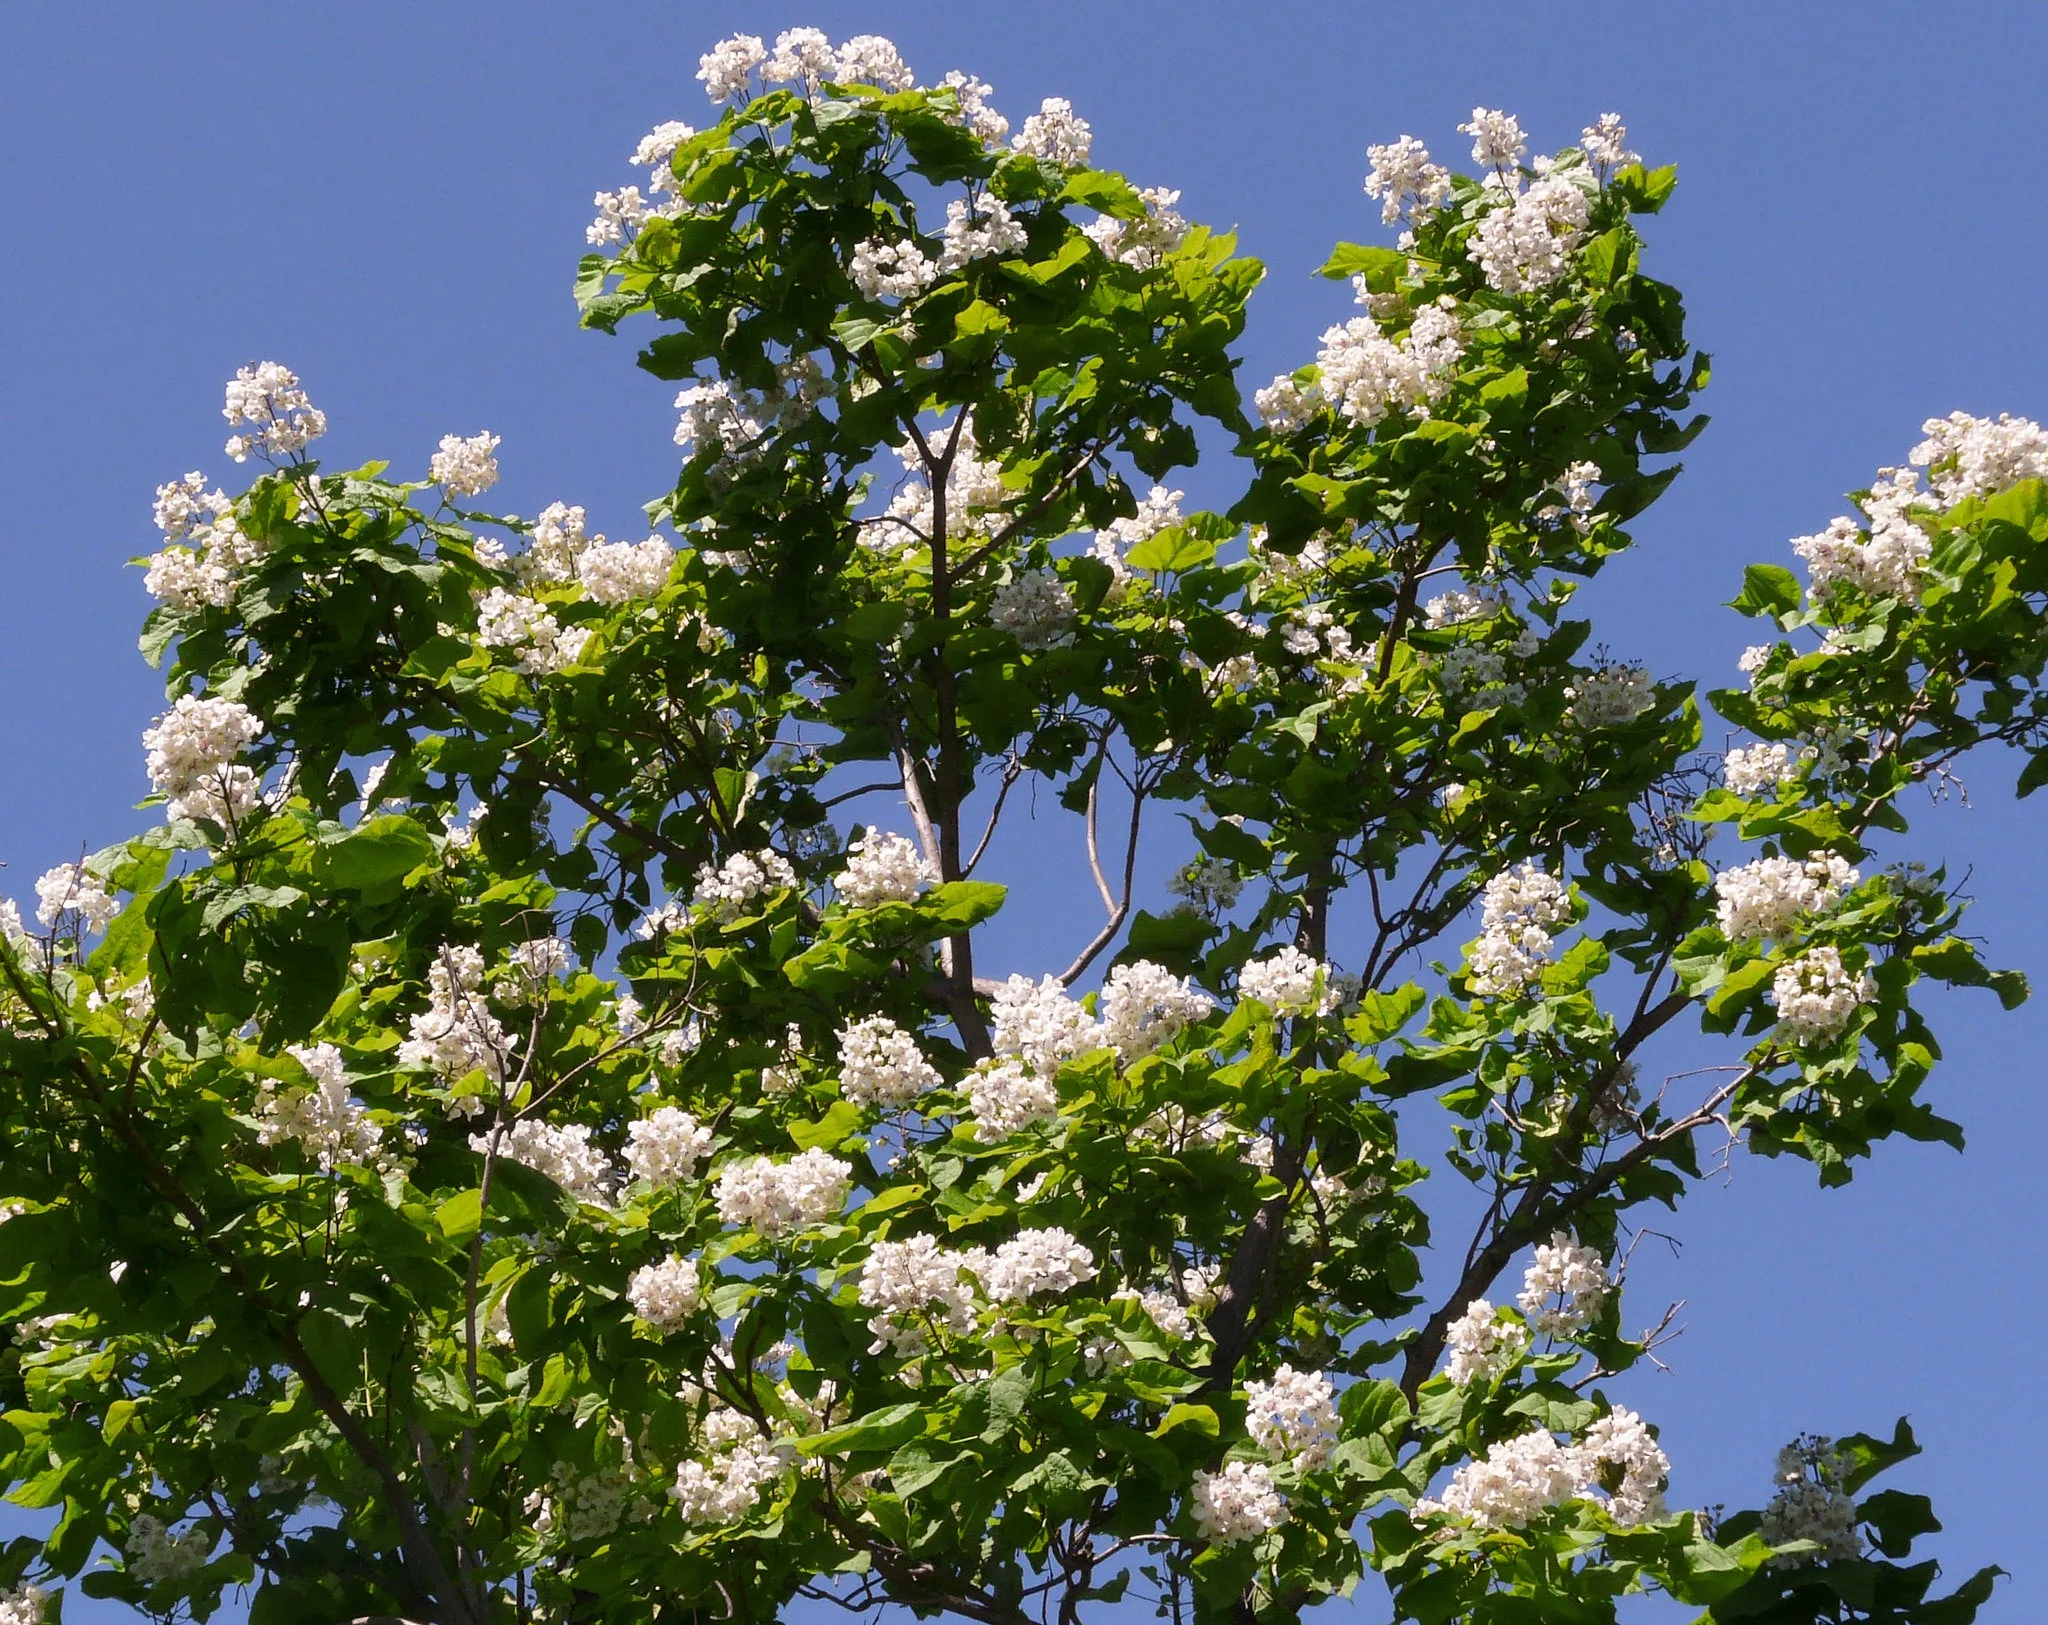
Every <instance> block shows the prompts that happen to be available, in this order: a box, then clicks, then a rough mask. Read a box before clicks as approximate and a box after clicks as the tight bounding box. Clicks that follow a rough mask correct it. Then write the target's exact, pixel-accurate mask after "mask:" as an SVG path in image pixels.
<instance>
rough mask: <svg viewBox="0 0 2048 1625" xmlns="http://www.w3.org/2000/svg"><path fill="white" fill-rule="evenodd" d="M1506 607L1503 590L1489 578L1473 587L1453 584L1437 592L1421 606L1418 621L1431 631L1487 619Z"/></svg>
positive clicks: (1506, 601) (1506, 602) (1505, 596)
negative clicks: (1443, 590) (1447, 589)
mask: <svg viewBox="0 0 2048 1625" xmlns="http://www.w3.org/2000/svg"><path fill="white" fill-rule="evenodd" d="M1507 607H1508V598H1507V592H1506V590H1505V589H1504V588H1502V587H1500V586H1499V585H1497V584H1496V583H1493V582H1481V583H1480V584H1479V585H1478V586H1476V587H1453V588H1452V589H1451V590H1450V591H1449V592H1440V593H1438V594H1437V595H1436V596H1435V597H1434V598H1432V599H1430V600H1429V602H1428V603H1426V604H1424V605H1423V606H1422V624H1423V626H1424V627H1425V628H1427V629H1428V630H1429V631H1432V632H1439V631H1442V630H1443V629H1444V628H1445V627H1447V626H1464V625H1467V624H1468V623H1470V622H1472V621H1483V620H1489V619H1491V618H1492V617H1493V616H1495V615H1498V614H1500V613H1501V611H1502V610H1504V609H1506V608H1507Z"/></svg>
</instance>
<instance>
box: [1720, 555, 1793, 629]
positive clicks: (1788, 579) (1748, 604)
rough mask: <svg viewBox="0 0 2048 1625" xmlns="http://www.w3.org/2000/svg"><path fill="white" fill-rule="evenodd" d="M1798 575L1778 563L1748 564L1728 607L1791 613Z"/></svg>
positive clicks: (1757, 612) (1761, 612) (1751, 611)
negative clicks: (1739, 591)
mask: <svg viewBox="0 0 2048 1625" xmlns="http://www.w3.org/2000/svg"><path fill="white" fill-rule="evenodd" d="M1799 598H1800V592H1799V578H1798V577H1797V576H1795V575H1794V574H1793V573H1792V572H1791V571H1790V570H1788V569H1786V568H1785V567H1784V566H1783V565H1782V564H1750V565H1745V566H1744V567H1743V571H1742V592H1741V594H1740V596H1738V597H1737V598H1736V599H1735V600H1734V601H1733V602H1732V603H1731V604H1730V605H1729V606H1728V607H1729V608H1731V609H1737V610H1740V611H1741V612H1742V613H1743V614H1745V615H1772V616H1776V615H1792V614H1796V613H1797V612H1798V609H1799Z"/></svg>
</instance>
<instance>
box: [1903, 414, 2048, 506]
mask: <svg viewBox="0 0 2048 1625" xmlns="http://www.w3.org/2000/svg"><path fill="white" fill-rule="evenodd" d="M1920 432H1921V433H1922V434H1923V435H1925V436H1926V437H1927V438H1926V439H1925V440H1922V441H1921V442H1920V444H1919V445H1917V446H1915V447H1914V448H1913V452H1912V458H1911V461H1912V462H1913V463H1914V465H1915V466H1916V467H1920V468H1924V469H1926V470H1927V473H1928V483H1929V484H1930V485H1932V486H1933V487H1934V495H1935V497H1936V498H1937V499H1939V501H1940V503H1941V505H1942V506H1943V507H1947V508H1952V507H1954V506H1955V505H1956V504H1957V503H1958V502H1963V501H1967V500H1968V499H1969V498H1971V497H1985V496H1992V495H1995V494H1996V493H1997V492H2000V491H2004V490H2007V489H2009V488H2010V487H2012V486H2014V485H2017V484H2018V483H2019V482H2020V481H2021V480H2042V479H2048V429H2043V428H2042V427H2041V425H2040V424H2038V423H2036V422H2034V421H2033V420H2032V419H2031V418H2016V417H2014V416H2013V415H2012V414H2011V413H2009V412H2001V413H1999V414H1998V417H1997V418H1996V419H1995V420H1994V419H1991V418H1974V417H1971V416H1970V415H1969V414H1968V413H1967V412H1951V413H1950V414H1949V415H1948V416H1947V417H1945V418H1929V419H1928V420H1927V421H1926V422H1925V423H1923V424H1921V426H1920Z"/></svg>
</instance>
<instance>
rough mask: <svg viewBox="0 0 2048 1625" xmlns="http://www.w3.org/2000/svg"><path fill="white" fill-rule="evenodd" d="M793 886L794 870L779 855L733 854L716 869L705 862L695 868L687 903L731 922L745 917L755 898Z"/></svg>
mask: <svg viewBox="0 0 2048 1625" xmlns="http://www.w3.org/2000/svg"><path fill="white" fill-rule="evenodd" d="M795 884H796V871H795V870H794V869H792V868H791V867H790V866H789V860H788V859H787V858H785V857H784V856H783V855H782V854H781V853H780V852H772V851H769V850H768V849H766V848H765V847H764V848H763V849H762V850H761V851H759V852H735V853H734V854H733V855H732V856H731V857H729V858H727V859H726V860H725V862H724V863H722V864H720V865H719V866H718V867H717V868H715V869H714V868H713V867H712V866H711V865H710V864H708V863H702V864H699V865H698V866H697V883H696V886H695V888H694V890H693V891H692V892H691V894H690V900H691V901H692V902H693V903H695V904H696V905H697V906H698V907H699V908H703V909H708V910H709V911H710V912H711V916H712V918H714V919H718V920H724V921H726V922H728V923H730V922H731V921H733V920H737V919H738V918H739V917H740V916H741V915H742V914H744V913H745V912H746V911H747V909H748V907H749V905H751V904H752V903H753V902H754V900H755V899H756V898H759V897H764V896H766V895H767V894H768V893H769V892H771V891H780V890H786V889H787V888H789V887H792V886H794V885H795Z"/></svg>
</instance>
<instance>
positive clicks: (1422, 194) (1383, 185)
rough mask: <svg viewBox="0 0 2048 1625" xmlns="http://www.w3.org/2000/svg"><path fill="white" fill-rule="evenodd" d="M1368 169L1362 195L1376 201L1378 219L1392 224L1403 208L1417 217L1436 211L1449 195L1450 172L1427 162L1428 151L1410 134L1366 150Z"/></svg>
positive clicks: (1397, 218)
mask: <svg viewBox="0 0 2048 1625" xmlns="http://www.w3.org/2000/svg"><path fill="white" fill-rule="evenodd" d="M1365 161H1366V162H1367V163H1368V164H1370V165H1371V166H1372V169H1371V172H1370V173H1369V174H1367V176H1366V177H1365V195H1366V196H1367V197H1376V198H1378V199H1380V220H1381V221H1382V223H1384V224H1386V225H1389V226H1391V225H1393V224H1394V222H1395V221H1397V220H1399V219H1400V218H1401V214H1402V211H1403V210H1404V209H1408V208H1411V207H1412V208H1413V209H1414V211H1415V212H1416V213H1417V214H1422V213H1426V212H1427V211H1429V210H1431V209H1434V208H1436V207H1437V206H1438V205H1439V204H1441V203H1442V202H1443V201H1444V199H1445V198H1447V197H1449V196H1450V195H1451V172H1450V171H1449V170H1448V169H1445V168H1444V167H1443V166H1442V165H1441V164H1433V163H1431V162H1430V161H1429V148H1427V147H1425V146H1424V145H1423V144H1422V143H1421V142H1420V141H1418V140H1416V139H1415V137H1413V136H1412V135H1404V136H1402V137H1401V139H1400V140H1398V141H1390V142H1388V143H1387V144H1386V145H1384V146H1378V147H1367V148H1366V149H1365Z"/></svg>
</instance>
